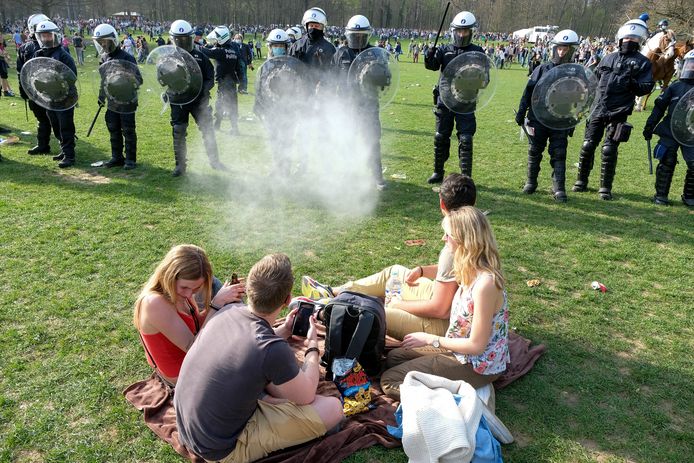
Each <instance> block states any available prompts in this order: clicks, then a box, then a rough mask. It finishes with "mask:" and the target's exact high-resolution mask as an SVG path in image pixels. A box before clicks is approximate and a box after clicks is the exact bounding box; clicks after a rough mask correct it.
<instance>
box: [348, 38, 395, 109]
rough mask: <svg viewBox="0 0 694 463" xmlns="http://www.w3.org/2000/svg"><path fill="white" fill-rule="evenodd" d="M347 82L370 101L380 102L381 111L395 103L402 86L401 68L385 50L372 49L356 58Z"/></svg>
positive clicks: (350, 68)
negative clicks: (400, 85) (394, 99)
mask: <svg viewBox="0 0 694 463" xmlns="http://www.w3.org/2000/svg"><path fill="white" fill-rule="evenodd" d="M347 80H348V82H349V84H350V85H354V86H355V88H356V89H357V91H358V92H359V93H360V94H361V95H362V96H363V97H364V98H368V99H373V100H378V102H379V103H380V107H381V109H382V108H384V107H386V106H388V104H389V103H390V102H391V101H393V98H394V97H395V93H396V92H397V91H398V85H399V84H400V68H399V67H398V62H397V61H396V60H395V58H394V57H393V55H391V54H390V53H388V52H387V51H386V50H385V49H384V48H379V47H371V48H367V49H366V50H364V51H362V52H361V53H359V55H357V57H356V58H354V61H352V64H351V65H350V67H349V71H348V72H347Z"/></svg>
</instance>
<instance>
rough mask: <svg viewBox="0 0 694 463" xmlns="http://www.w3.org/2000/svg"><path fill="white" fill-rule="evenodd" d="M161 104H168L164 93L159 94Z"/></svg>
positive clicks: (167, 96)
mask: <svg viewBox="0 0 694 463" xmlns="http://www.w3.org/2000/svg"><path fill="white" fill-rule="evenodd" d="M161 102H162V103H164V104H167V103H168V102H169V94H168V93H166V92H162V93H161Z"/></svg>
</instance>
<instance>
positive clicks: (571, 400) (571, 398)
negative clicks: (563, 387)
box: [559, 391, 580, 407]
mask: <svg viewBox="0 0 694 463" xmlns="http://www.w3.org/2000/svg"><path fill="white" fill-rule="evenodd" d="M559 397H560V398H561V401H562V402H564V403H565V404H566V405H568V406H569V407H575V406H576V405H577V404H578V402H579V400H580V397H579V396H578V394H574V393H572V392H568V391H561V393H560V394H559Z"/></svg>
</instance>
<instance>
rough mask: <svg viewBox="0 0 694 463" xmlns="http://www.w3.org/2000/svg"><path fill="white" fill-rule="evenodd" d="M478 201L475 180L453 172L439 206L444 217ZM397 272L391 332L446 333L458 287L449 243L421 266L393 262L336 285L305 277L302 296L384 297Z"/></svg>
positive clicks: (388, 309)
mask: <svg viewBox="0 0 694 463" xmlns="http://www.w3.org/2000/svg"><path fill="white" fill-rule="evenodd" d="M476 200H477V190H476V188H475V182H473V180H472V178H470V177H468V176H466V175H461V174H451V175H449V176H448V177H446V178H445V179H444V181H443V183H442V184H441V189H440V191H439V207H440V208H441V213H443V215H444V216H445V215H447V214H449V213H450V212H451V211H454V210H456V209H458V208H460V207H462V206H474V204H475V202H476ZM395 272H397V274H398V276H399V278H400V280H401V282H402V283H403V284H402V289H401V294H400V297H399V298H393V299H391V300H390V301H386V326H387V333H388V335H389V336H392V337H394V338H397V339H402V338H403V337H404V336H405V335H406V334H408V333H414V332H417V331H423V332H425V333H430V334H435V335H437V336H443V335H444V334H445V332H446V328H448V317H449V314H450V311H451V302H452V301H453V296H454V294H455V292H456V290H457V289H458V284H457V283H456V281H455V275H454V273H453V254H452V253H451V252H450V250H449V249H448V247H447V246H444V247H443V249H442V250H441V252H440V253H439V260H438V263H436V264H432V265H425V266H422V265H418V266H416V267H413V268H411V269H410V268H407V267H404V266H402V265H393V266H390V267H386V268H385V269H383V270H381V271H380V272H378V273H375V274H373V275H370V276H368V277H365V278H361V279H359V280H356V281H349V282H347V283H345V284H344V285H342V286H339V287H335V288H333V287H330V286H327V285H324V284H321V283H319V282H317V281H316V280H314V279H313V278H311V277H308V276H304V277H303V278H302V280H301V289H302V293H303V295H304V296H306V297H309V298H311V299H321V298H326V297H335V296H336V295H337V294H339V293H341V292H342V291H355V292H358V293H362V294H367V295H369V296H375V297H385V290H386V283H387V282H388V279H389V278H390V277H391V275H392V274H393V273H395Z"/></svg>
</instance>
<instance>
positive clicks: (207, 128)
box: [169, 19, 227, 177]
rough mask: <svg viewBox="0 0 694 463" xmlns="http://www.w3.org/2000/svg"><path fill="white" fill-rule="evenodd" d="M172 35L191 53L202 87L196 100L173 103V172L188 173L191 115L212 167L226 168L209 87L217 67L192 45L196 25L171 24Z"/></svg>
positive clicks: (175, 40) (182, 22) (184, 22)
mask: <svg viewBox="0 0 694 463" xmlns="http://www.w3.org/2000/svg"><path fill="white" fill-rule="evenodd" d="M169 34H170V36H171V40H172V42H173V44H174V45H176V46H177V47H180V48H182V49H184V50H186V51H187V52H188V53H190V54H191V56H193V58H195V61H196V62H197V63H198V66H200V70H201V71H202V89H201V90H200V93H199V94H198V96H197V97H196V98H195V100H193V101H192V102H190V103H187V104H184V105H178V104H172V105H171V127H172V132H173V146H174V157H175V158H176V168H175V169H174V171H173V173H172V175H173V176H174V177H178V176H180V175H183V174H184V173H185V172H186V162H187V156H188V146H187V143H186V136H187V134H188V122H189V120H190V116H191V115H192V116H193V119H195V123H196V124H197V125H198V128H199V129H200V132H201V133H202V140H203V143H204V145H205V151H207V157H208V158H209V160H210V166H211V167H212V168H213V169H217V170H227V168H226V166H225V165H224V164H222V163H221V162H220V161H219V151H218V149H217V140H216V139H215V134H214V125H213V122H212V109H211V108H210V104H209V103H210V90H211V89H212V87H214V68H213V67H212V63H210V60H209V58H207V56H205V54H204V53H203V52H202V51H200V50H199V49H197V48H195V47H193V27H192V26H191V25H190V23H189V22H188V21H184V20H182V19H178V20H176V21H174V22H173V23H171V28H170V30H169Z"/></svg>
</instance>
